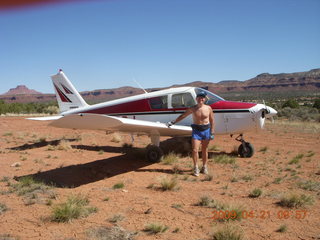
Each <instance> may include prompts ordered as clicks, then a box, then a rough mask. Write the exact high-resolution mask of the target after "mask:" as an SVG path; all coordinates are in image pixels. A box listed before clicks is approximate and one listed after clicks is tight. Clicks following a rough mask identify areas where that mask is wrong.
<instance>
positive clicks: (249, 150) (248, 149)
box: [238, 142, 254, 158]
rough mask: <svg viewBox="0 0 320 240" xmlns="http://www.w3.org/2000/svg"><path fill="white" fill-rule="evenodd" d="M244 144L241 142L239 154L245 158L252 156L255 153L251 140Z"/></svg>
mask: <svg viewBox="0 0 320 240" xmlns="http://www.w3.org/2000/svg"><path fill="white" fill-rule="evenodd" d="M243 144H244V145H245V147H244V146H243ZM243 144H240V146H239V148H238V154H239V155H240V157H243V158H250V157H252V156H253V154H254V148H253V146H252V144H251V143H249V142H245V143H243Z"/></svg>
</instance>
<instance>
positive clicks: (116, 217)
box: [108, 214, 124, 223]
mask: <svg viewBox="0 0 320 240" xmlns="http://www.w3.org/2000/svg"><path fill="white" fill-rule="evenodd" d="M123 219H124V216H123V215H121V214H115V215H113V216H112V217H111V218H109V219H108V221H109V222H111V223H117V222H120V221H122V220H123Z"/></svg>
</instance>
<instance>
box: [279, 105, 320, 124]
mask: <svg viewBox="0 0 320 240" xmlns="http://www.w3.org/2000/svg"><path fill="white" fill-rule="evenodd" d="M277 116H278V117H279V118H284V119H288V120H290V121H318V120H319V116H320V114H319V111H318V109H316V108H310V107H299V108H290V107H285V108H282V109H278V114H277Z"/></svg>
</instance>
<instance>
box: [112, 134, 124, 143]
mask: <svg viewBox="0 0 320 240" xmlns="http://www.w3.org/2000/svg"><path fill="white" fill-rule="evenodd" d="M121 141H122V138H121V136H120V134H119V133H114V134H113V135H112V139H111V142H114V143H119V142H121Z"/></svg>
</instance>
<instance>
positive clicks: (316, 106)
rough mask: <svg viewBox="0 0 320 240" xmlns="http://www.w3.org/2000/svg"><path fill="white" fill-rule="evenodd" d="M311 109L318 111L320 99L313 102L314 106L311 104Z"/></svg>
mask: <svg viewBox="0 0 320 240" xmlns="http://www.w3.org/2000/svg"><path fill="white" fill-rule="evenodd" d="M312 107H313V108H316V109H318V110H320V98H318V99H316V100H315V101H314V104H313V106H312Z"/></svg>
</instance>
